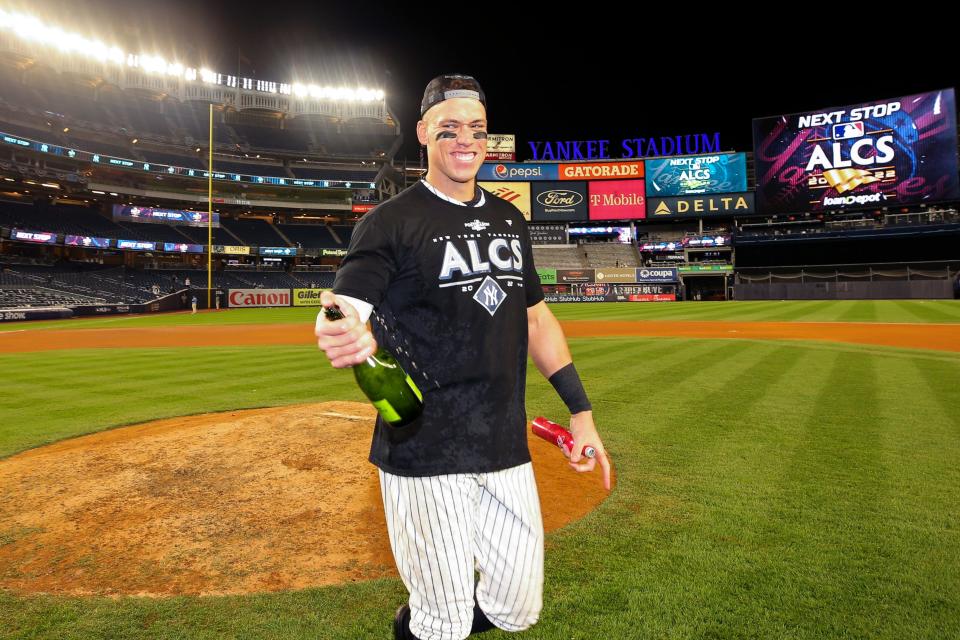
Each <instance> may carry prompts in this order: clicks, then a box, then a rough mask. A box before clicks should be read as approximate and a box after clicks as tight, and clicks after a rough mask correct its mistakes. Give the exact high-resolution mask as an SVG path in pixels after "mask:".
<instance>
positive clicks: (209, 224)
mask: <svg viewBox="0 0 960 640" xmlns="http://www.w3.org/2000/svg"><path fill="white" fill-rule="evenodd" d="M212 288H213V103H212V102H211V103H210V160H209V161H208V162H207V310H208V311H209V310H210V293H211V289H212Z"/></svg>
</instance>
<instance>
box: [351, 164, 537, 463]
mask: <svg viewBox="0 0 960 640" xmlns="http://www.w3.org/2000/svg"><path fill="white" fill-rule="evenodd" d="M484 197H485V201H484V203H483V204H482V205H481V206H460V205H457V204H454V203H451V202H447V201H446V200H443V199H442V198H440V197H439V196H437V195H435V194H434V193H432V192H431V191H430V189H429V188H427V187H426V186H425V185H424V184H423V183H422V182H418V183H417V184H415V185H414V186H412V187H410V188H408V189H406V190H404V191H403V192H402V193H400V194H398V195H397V196H395V197H393V198H392V199H390V200H389V201H387V202H384V203H383V204H381V205H379V206H377V207H376V208H375V209H374V210H373V211H371V212H370V213H368V214H367V215H366V216H364V218H363V219H362V220H361V221H360V223H359V224H358V225H357V227H356V229H355V230H354V232H353V236H352V238H351V239H350V248H349V250H348V251H347V255H346V257H345V258H344V259H343V262H342V264H341V266H340V269H339V270H338V271H337V276H336V280H335V281H334V285H333V290H334V292H335V293H337V294H341V295H347V296H352V297H354V298H359V299H361V300H366V301H367V302H369V303H370V304H372V305H373V307H374V309H375V311H374V315H373V316H372V317H371V324H372V327H373V334H374V337H375V338H376V339H377V342H378V344H380V345H381V346H384V347H387V348H388V349H390V351H391V352H392V353H393V354H394V355H395V356H396V357H397V359H398V360H399V361H400V364H401V365H402V366H403V367H404V369H405V370H406V371H407V373H408V374H409V375H410V376H411V377H412V378H413V379H414V381H415V382H416V383H417V386H418V387H419V388H420V390H421V391H422V392H423V402H424V406H423V414H422V415H421V416H420V418H418V419H417V420H416V421H415V422H413V423H411V424H410V425H408V426H405V427H402V428H400V429H395V428H392V427H390V426H388V425H386V424H384V422H383V420H382V419H381V418H380V417H379V416H378V418H377V425H376V429H375V430H374V434H373V444H372V446H371V449H370V461H371V462H373V463H374V464H375V465H377V466H378V467H380V468H381V469H383V470H384V471H387V472H389V473H393V474H396V475H405V476H429V475H439V474H446V473H483V472H488V471H497V470H500V469H507V468H509V467H513V466H516V465H518V464H523V463H525V462H529V461H530V452H529V450H528V449H527V438H526V408H525V406H524V396H525V391H526V369H527V307H529V306H532V305H534V304H537V303H538V302H540V301H541V300H543V291H542V289H541V287H540V280H539V278H538V276H537V272H536V269H535V268H534V265H533V249H532V246H531V243H530V235H529V231H528V229H527V225H526V221H525V220H524V219H523V216H522V215H521V214H520V212H519V211H518V210H517V209H516V207H514V206H513V205H511V204H510V203H508V202H506V201H504V200H501V199H500V198H498V197H496V196H494V195H492V194H490V193H489V192H484ZM384 324H386V326H384ZM391 334H396V336H397V337H396V338H395V339H391ZM398 347H399V348H398ZM414 363H415V364H416V366H414ZM424 374H425V375H424Z"/></svg>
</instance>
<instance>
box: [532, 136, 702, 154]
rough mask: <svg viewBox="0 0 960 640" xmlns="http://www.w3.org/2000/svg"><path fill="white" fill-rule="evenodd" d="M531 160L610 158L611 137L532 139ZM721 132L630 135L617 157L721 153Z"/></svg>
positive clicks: (623, 142) (622, 141)
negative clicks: (651, 136) (642, 136)
mask: <svg viewBox="0 0 960 640" xmlns="http://www.w3.org/2000/svg"><path fill="white" fill-rule="evenodd" d="M527 144H528V145H530V153H531V154H532V155H531V159H532V160H541V161H542V160H609V159H611V158H613V157H614V156H612V155H611V153H612V152H613V151H614V150H615V149H611V145H610V140H548V141H543V140H531V141H529V142H527ZM720 149H721V147H720V133H719V132H715V133H693V134H686V135H682V136H663V137H660V138H627V139H624V140H621V141H620V145H619V153H620V155H619V156H617V157H618V158H651V157H654V156H685V155H696V154H698V153H718V152H719V151H720Z"/></svg>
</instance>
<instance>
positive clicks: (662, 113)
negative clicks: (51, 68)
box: [4, 0, 960, 160]
mask: <svg viewBox="0 0 960 640" xmlns="http://www.w3.org/2000/svg"><path fill="white" fill-rule="evenodd" d="M4 4H6V5H8V6H10V7H11V8H20V9H21V10H24V11H27V12H30V13H34V14H38V15H41V16H42V17H44V18H45V19H47V20H48V21H50V22H51V23H55V24H58V25H60V26H63V27H64V28H68V29H71V30H75V31H78V32H81V33H84V34H89V35H96V36H98V37H100V38H101V39H103V40H104V41H107V42H115V43H117V44H119V45H120V46H121V47H122V48H128V49H135V48H137V47H136V46H135V44H134V43H141V47H140V48H142V49H146V50H152V51H154V52H156V53H160V54H162V55H164V56H165V57H167V58H168V59H177V60H178V61H180V62H182V63H183V64H185V65H188V66H197V67H200V66H209V67H210V68H211V69H214V70H215V71H219V72H222V73H233V74H235V73H237V71H238V69H239V70H240V71H241V74H242V75H245V76H252V77H256V78H261V79H265V80H275V81H279V82H284V81H290V80H294V79H295V80H298V81H305V82H311V81H312V82H316V83H317V84H333V85H339V84H346V85H351V86H353V85H358V84H359V85H363V86H375V87H378V88H382V89H384V91H386V92H387V96H388V97H387V101H388V104H389V105H390V107H391V109H392V110H393V112H394V113H395V114H396V115H397V117H398V118H399V120H400V124H401V127H402V129H403V131H404V134H405V145H404V148H403V151H402V152H401V154H400V156H399V157H398V160H400V159H402V158H403V157H406V158H409V159H411V160H416V159H417V157H418V147H417V143H416V138H415V133H414V124H415V123H416V120H417V118H418V115H419V111H418V107H419V102H420V97H421V95H422V92H423V87H424V86H425V85H426V83H427V82H428V81H429V80H430V78H432V77H433V76H435V75H437V74H440V73H445V72H450V71H457V72H463V73H468V74H471V75H474V76H475V77H476V78H477V79H478V80H479V81H480V83H481V85H482V86H483V88H484V91H485V92H486V94H487V107H488V117H489V122H490V131H491V132H492V133H513V134H516V136H517V144H518V154H519V157H520V159H527V158H529V155H530V154H529V151H528V146H527V142H528V141H530V140H596V139H609V140H611V141H612V142H611V145H612V146H613V147H615V148H614V153H613V155H614V157H619V147H618V144H619V140H621V139H623V138H637V137H659V136H663V135H682V134H692V133H701V132H705V133H713V132H719V133H720V139H721V145H722V147H723V149H725V150H729V149H733V150H737V151H750V150H751V148H752V142H751V118H753V117H759V116H768V115H776V114H780V113H791V112H796V111H806V110H812V109H819V108H821V107H833V106H841V105H845V104H850V103H856V102H865V101H871V100H875V99H883V98H892V97H897V96H900V95H907V94H910V93H917V92H921V91H927V90H931V89H940V88H945V87H956V86H957V84H958V83H957V78H958V75H960V72H958V65H957V60H958V55H957V53H956V48H957V45H958V37H957V35H956V33H955V29H954V28H952V27H951V26H950V25H944V26H943V27H939V26H937V25H938V24H942V23H944V22H947V21H945V20H943V19H942V18H937V17H936V16H935V15H933V14H910V13H907V12H904V10H903V9H902V8H901V9H898V13H897V14H896V15H894V14H889V15H888V14H882V13H878V12H875V11H866V10H861V9H858V8H852V7H846V8H844V9H843V10H840V9H837V10H836V11H832V12H831V10H829V9H828V8H827V7H825V6H815V5H796V4H792V5H783V6H782V7H778V8H776V10H775V11H774V10H773V9H771V8H770V7H769V6H767V7H764V8H763V9H761V11H763V12H764V13H768V14H769V15H771V16H772V15H774V14H776V18H771V19H765V18H762V17H758V16H757V15H745V14H744V13H743V10H742V9H739V8H734V5H733V4H729V5H728V7H730V9H729V11H728V12H727V13H726V14H723V13H718V14H713V15H707V14H704V13H702V12H701V11H702V10H701V9H699V8H696V7H695V6H694V5H689V6H688V5H684V4H681V3H672V4H670V5H665V7H664V9H670V10H672V11H673V15H674V16H675V17H668V16H666V15H665V14H663V12H662V11H661V13H660V15H661V17H660V18H658V19H657V20H654V19H652V18H648V17H647V15H648V14H645V13H643V12H642V11H640V10H639V9H637V10H636V11H635V12H634V13H629V12H626V13H625V12H618V13H614V12H597V13H590V12H589V10H588V7H589V6H590V5H589V4H588V3H581V4H576V5H575V6H576V7H577V10H576V11H571V12H569V13H558V12H556V11H555V10H553V9H552V8H547V7H553V6H555V5H554V4H545V5H543V7H544V8H542V9H531V7H534V6H535V5H532V4H524V5H521V3H516V4H509V3H479V2H470V3H467V2H460V3H450V4H446V5H438V6H435V5H427V4H424V3H417V2H395V3H391V4H390V5H387V6H383V7H380V8H378V9H371V7H372V6H373V4H372V3H361V2H338V3H323V2H310V3H308V2H222V1H220V0H206V1H202V0H196V1H191V2H181V1H166V2H161V1H159V0H155V1H154V2H145V1H143V0H72V1H70V2H67V1H65V0H46V1H44V0H40V1H34V2H29V3H27V2H22V3H21V4H19V5H18V4H17V2H16V1H14V2H12V3H7V2H5V3H4ZM596 5H597V6H600V4H599V3H596ZM520 6H524V7H526V8H525V11H528V12H529V11H533V12H534V14H535V15H536V17H535V18H529V19H523V18H519V17H518V16H517V15H516V14H514V13H513V12H512V10H511V9H512V8H513V7H520ZM915 6H917V7H918V11H920V10H926V11H932V9H930V8H929V7H928V8H926V9H923V8H922V6H921V5H915ZM788 7H789V9H788ZM815 9H816V10H817V11H818V12H820V13H819V15H812V14H813V13H814V10H815ZM788 11H791V12H799V13H797V15H796V16H794V17H791V16H789V15H787V14H786V12H788ZM801 13H802V14H803V15H801ZM737 18H739V19H741V20H749V21H750V25H749V26H748V25H747V24H739V25H738V24H737V23H733V22H731V21H732V20H735V19H737ZM765 20H766V24H764V21H765ZM902 28H909V29H910V30H911V31H910V32H906V33H900V34H897V33H896V32H897V30H898V29H902ZM951 31H954V32H953V33H951ZM144 43H146V44H144Z"/></svg>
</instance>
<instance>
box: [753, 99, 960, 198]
mask: <svg viewBox="0 0 960 640" xmlns="http://www.w3.org/2000/svg"><path fill="white" fill-rule="evenodd" d="M753 146H754V165H755V170H756V175H757V200H758V202H757V204H758V205H759V208H760V211H761V213H764V214H767V213H794V212H801V211H821V210H830V209H843V208H854V209H856V208H867V209H879V208H881V207H884V206H890V205H897V206H899V205H902V204H908V203H915V202H924V203H929V202H936V201H939V200H954V199H956V198H958V197H960V184H958V178H957V115H956V100H955V96H954V90H953V89H952V88H950V89H943V90H939V91H930V92H928V93H919V94H916V95H911V96H904V97H901V98H892V99H889V100H878V101H876V102H867V103H860V104H855V105H849V106H844V107H838V108H832V109H821V110H819V111H809V112H804V113H794V114H789V115H779V116H773V117H769V118H757V119H754V121H753Z"/></svg>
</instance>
